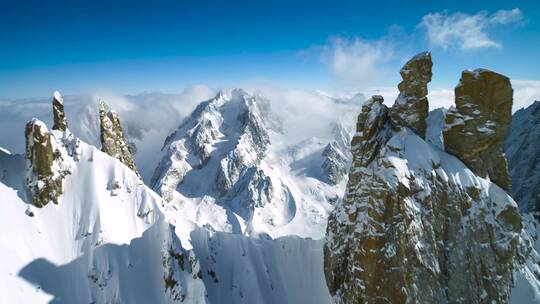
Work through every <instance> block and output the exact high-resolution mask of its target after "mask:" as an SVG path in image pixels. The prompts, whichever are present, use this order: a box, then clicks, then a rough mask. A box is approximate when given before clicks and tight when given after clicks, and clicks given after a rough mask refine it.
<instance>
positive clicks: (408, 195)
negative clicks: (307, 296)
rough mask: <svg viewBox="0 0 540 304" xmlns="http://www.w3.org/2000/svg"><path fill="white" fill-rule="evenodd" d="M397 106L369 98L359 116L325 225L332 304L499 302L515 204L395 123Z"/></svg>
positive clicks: (509, 273)
mask: <svg viewBox="0 0 540 304" xmlns="http://www.w3.org/2000/svg"><path fill="white" fill-rule="evenodd" d="M410 82H415V80H414V79H410ZM483 90H486V91H484V93H482V91H483ZM488 92H491V93H493V91H491V90H490V89H489V87H488V88H485V87H484V88H481V89H480V90H479V92H477V93H478V95H479V96H482V95H483V94H485V93H488ZM425 93H427V92H425ZM416 101H417V100H415V99H413V100H412V102H413V103H414V102H416ZM500 106H502V107H505V105H500ZM403 108H409V109H410V108H412V107H402V108H400V109H395V107H393V108H392V109H391V110H389V109H388V108H387V107H386V106H385V105H384V104H383V99H382V97H380V96H374V97H373V98H372V99H370V100H368V101H366V102H365V103H364V104H363V106H362V110H361V113H360V115H359V116H358V123H357V130H356V131H357V132H356V134H355V136H354V138H353V140H352V154H353V164H352V168H351V170H350V173H349V181H348V184H347V189H346V194H345V197H344V199H343V200H342V201H340V202H338V204H337V205H336V208H335V210H334V211H333V212H332V214H331V216H330V218H329V220H328V226H327V238H326V244H325V248H324V266H325V275H326V281H327V285H328V287H329V290H330V293H331V294H332V295H333V297H334V300H335V302H336V303H492V302H493V303H505V302H507V301H508V298H509V296H510V292H511V288H512V284H513V271H514V265H515V264H516V263H517V262H516V260H517V257H516V256H517V252H518V247H519V245H520V234H521V233H522V223H521V218H520V215H519V212H518V209H517V205H516V204H515V202H514V201H513V199H512V198H511V197H510V196H509V195H508V194H507V193H506V192H505V191H504V190H503V189H501V188H500V187H498V186H497V185H495V184H493V183H491V182H490V181H489V180H487V179H484V178H482V177H480V176H478V175H475V174H474V173H473V172H472V171H471V170H470V169H469V168H468V167H467V165H466V164H464V163H463V162H462V161H460V160H459V159H458V158H456V157H454V156H452V155H450V154H448V153H446V152H444V151H442V150H441V149H440V148H438V147H437V146H434V145H432V144H429V143H427V142H426V141H425V140H424V139H423V136H424V131H425V129H424V128H420V129H418V128H417V130H420V131H419V132H421V134H415V133H414V132H413V131H412V130H414V129H415V128H411V127H410V126H408V127H409V128H399V129H397V130H396V128H395V119H393V117H394V118H395V117H396V113H392V112H393V111H401V109H403ZM413 116H414V115H413ZM484 123H486V124H489V123H488V122H487V120H484ZM500 130H501V129H500V128H497V129H495V131H500Z"/></svg>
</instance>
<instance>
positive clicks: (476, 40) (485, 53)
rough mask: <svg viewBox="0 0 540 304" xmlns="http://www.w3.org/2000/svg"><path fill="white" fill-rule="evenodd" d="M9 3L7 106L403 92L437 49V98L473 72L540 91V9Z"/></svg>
mask: <svg viewBox="0 0 540 304" xmlns="http://www.w3.org/2000/svg"><path fill="white" fill-rule="evenodd" d="M44 3H45V2H43V1H24V0H21V1H8V0H3V1H0V58H2V60H0V98H20V97H31V96H48V95H50V92H52V91H53V90H55V89H60V90H61V91H62V92H64V93H66V94H77V93H84V92H89V91H93V90H100V89H107V90H113V91H116V92H119V93H138V92H142V91H164V92H178V91H181V90H182V88H184V87H185V86H188V85H194V84H206V85H209V86H212V87H216V88H219V87H230V86H244V85H258V84H264V85H268V84H269V85H274V86H279V87H287V88H305V89H323V90H346V91H351V90H356V89H365V88H376V87H378V86H381V87H382V86H395V85H396V84H397V82H399V74H398V70H399V67H400V66H401V65H402V64H403V62H404V61H405V60H406V59H407V58H408V57H410V56H412V55H414V54H415V53H417V52H420V51H423V50H431V51H432V53H433V59H434V78H433V82H432V84H431V86H432V87H437V88H443V87H448V88H451V87H453V86H454V85H455V83H456V82H457V81H458V79H459V75H460V71H461V70H463V69H465V68H476V67H483V68H490V69H493V70H495V71H498V72H501V73H503V74H506V75H508V76H510V77H511V78H512V79H518V80H540V77H539V76H538V74H539V73H538V71H540V60H538V57H539V55H538V54H540V2H538V1H522V2H520V1H368V2H366V3H361V1H193V2H187V1H48V2H46V3H47V4H46V5H45V4H44Z"/></svg>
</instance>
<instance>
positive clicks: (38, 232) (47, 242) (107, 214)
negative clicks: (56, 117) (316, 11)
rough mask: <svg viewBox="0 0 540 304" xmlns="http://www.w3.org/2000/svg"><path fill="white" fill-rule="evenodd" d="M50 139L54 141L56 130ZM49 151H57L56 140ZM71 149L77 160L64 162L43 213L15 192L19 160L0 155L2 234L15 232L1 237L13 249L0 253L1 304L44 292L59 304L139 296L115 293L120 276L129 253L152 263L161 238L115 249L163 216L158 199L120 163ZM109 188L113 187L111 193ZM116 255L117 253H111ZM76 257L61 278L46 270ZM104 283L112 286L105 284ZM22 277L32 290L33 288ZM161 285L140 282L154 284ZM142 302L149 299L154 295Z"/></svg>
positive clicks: (39, 297) (0, 244)
mask: <svg viewBox="0 0 540 304" xmlns="http://www.w3.org/2000/svg"><path fill="white" fill-rule="evenodd" d="M68 132H69V131H68ZM53 134H54V138H55V139H58V137H59V136H62V134H63V132H59V131H54V132H53ZM55 149H60V150H61V149H64V148H63V147H62V146H60V145H58V144H57V142H56V141H55ZM77 149H78V151H77V155H78V157H79V160H78V161H75V160H73V159H70V160H69V161H70V162H71V163H72V164H73V167H72V168H71V169H72V170H71V174H69V175H67V176H66V178H65V179H64V185H63V189H64V193H63V194H62V195H61V196H60V198H59V201H58V205H55V204H48V205H47V206H45V207H43V208H35V207H34V206H33V205H32V203H31V202H30V201H29V200H28V198H27V196H26V194H25V192H26V191H25V188H24V187H21V186H22V185H24V183H25V182H24V178H25V176H26V173H25V172H26V170H25V169H26V168H24V167H22V165H23V164H24V162H23V161H21V158H22V157H21V156H19V155H8V154H5V153H4V154H2V155H1V157H0V168H2V169H3V170H4V172H8V174H9V178H4V179H2V181H1V182H2V183H1V184H0V192H1V197H2V203H3V204H2V212H0V217H2V219H1V220H0V222H1V225H2V229H3V231H5V232H8V231H12V230H13V228H15V227H16V229H17V232H16V233H4V234H3V235H2V238H0V248H4V249H7V248H12V250H3V252H4V253H3V255H2V259H0V265H1V266H0V267H1V268H2V271H1V272H0V275H1V276H2V277H3V278H2V279H1V280H2V282H3V284H2V286H1V287H0V289H2V290H1V291H0V298H1V300H0V302H2V303H20V302H33V303H37V302H43V301H45V299H47V298H49V297H50V295H49V294H52V295H54V296H57V297H60V299H57V300H61V301H63V302H75V300H79V301H80V300H82V299H87V301H88V302H91V301H98V302H106V301H105V300H104V299H107V301H115V299H118V300H119V299H123V300H124V301H127V299H130V298H133V297H135V296H143V294H142V293H140V294H138V295H137V294H129V291H128V290H125V289H122V288H120V283H121V281H119V280H118V279H119V278H120V277H121V276H122V275H121V274H120V272H122V271H127V268H126V267H127V266H128V265H129V264H130V263H134V264H136V265H138V263H139V262H138V261H137V260H134V261H133V262H131V261H130V260H131V256H130V255H134V257H139V258H141V257H144V258H148V259H152V258H150V257H152V255H158V256H159V254H160V248H161V246H162V244H161V243H160V241H159V240H160V239H159V238H156V237H152V239H148V240H147V244H144V245H141V247H139V248H138V250H136V252H135V251H134V252H131V253H130V252H129V250H126V249H122V248H123V247H125V246H126V244H129V243H130V242H131V241H132V240H133V239H134V238H140V237H141V235H142V234H143V232H144V231H145V230H147V229H148V228H149V227H150V226H151V225H152V224H154V223H156V221H158V220H159V219H160V218H162V216H161V213H160V212H159V210H158V208H157V205H158V204H159V202H160V200H161V199H160V197H159V196H157V195H156V194H155V193H153V191H151V190H149V189H148V188H147V187H146V186H144V185H143V184H142V183H141V182H140V180H139V179H138V178H137V176H136V175H135V174H133V173H132V172H131V170H129V169H128V168H126V167H125V166H124V165H122V164H121V163H120V162H119V161H117V160H115V159H113V158H111V157H109V156H108V155H106V154H104V153H102V152H100V151H99V150H97V149H96V148H94V147H92V146H89V145H86V144H85V143H83V142H81V143H80V145H79V147H78V148H77ZM114 182H117V184H118V185H119V186H120V188H119V189H112V188H111V184H112V183H114ZM156 229H157V228H156ZM115 250H118V251H120V252H121V253H122V254H121V255H117V254H116V253H114V252H113V251H115ZM76 259H79V262H77V263H76V264H73V265H71V266H70V267H74V269H71V270H70V271H69V272H67V274H66V276H62V274H61V273H60V272H59V273H50V272H49V271H52V270H55V269H56V266H55V265H65V264H68V263H72V262H73V261H74V260H76ZM159 260H160V259H158V260H157V262H158V263H159ZM147 266H148V265H145V267H147ZM130 267H131V266H130ZM56 271H61V270H60V269H56ZM138 271H139V270H137V269H135V270H134V272H138ZM141 271H143V269H141ZM144 271H145V272H148V273H149V274H155V275H158V272H161V269H160V268H159V267H158V268H157V269H156V270H151V269H148V268H145V269H144ZM125 275H127V273H125ZM19 276H20V277H19ZM72 276H75V277H77V279H76V280H74V277H72ZM161 276H162V275H161V274H159V277H161ZM52 278H55V279H52ZM111 278H115V280H113V281H109V279H111ZM23 279H26V280H28V281H30V282H34V283H36V284H38V285H37V286H32V285H30V284H28V283H27V282H25V280H23ZM137 280H139V282H138V283H139V284H142V283H143V282H141V279H139V278H136V277H134V278H133V282H132V283H134V284H137ZM161 281H162V280H152V281H151V282H147V283H148V284H160V283H161ZM156 290H158V289H157V288H156ZM55 292H61V294H55ZM147 296H148V297H150V298H149V299H152V297H155V296H157V295H156V294H153V295H152V294H148V295H147ZM85 301H86V300H85ZM127 302H129V301H127Z"/></svg>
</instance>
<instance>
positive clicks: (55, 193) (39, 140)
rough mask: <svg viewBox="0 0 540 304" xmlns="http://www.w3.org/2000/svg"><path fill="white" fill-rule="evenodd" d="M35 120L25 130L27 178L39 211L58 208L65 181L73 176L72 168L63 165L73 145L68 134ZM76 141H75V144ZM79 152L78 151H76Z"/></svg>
mask: <svg viewBox="0 0 540 304" xmlns="http://www.w3.org/2000/svg"><path fill="white" fill-rule="evenodd" d="M53 132H56V133H54V134H53V133H52V132H50V131H49V130H48V129H47V126H46V125H45V124H44V123H43V122H41V121H39V120H37V119H35V118H34V119H33V120H32V121H30V122H28V124H27V125H26V129H25V137H26V159H27V168H28V172H27V177H26V186H27V189H28V193H29V194H30V196H31V199H32V203H33V204H34V205H35V206H36V207H43V206H45V205H47V204H48V203H49V202H53V203H55V204H58V197H59V196H60V194H62V184H63V183H62V181H63V179H64V177H65V176H66V175H68V174H70V173H71V164H70V162H69V161H66V162H64V161H63V160H64V157H65V156H66V155H68V150H67V148H68V147H69V146H71V145H73V144H75V145H76V143H74V142H73V141H74V139H73V138H72V137H71V138H68V137H70V134H69V131H66V132H64V131H53ZM75 141H76V140H75ZM75 149H76V148H75Z"/></svg>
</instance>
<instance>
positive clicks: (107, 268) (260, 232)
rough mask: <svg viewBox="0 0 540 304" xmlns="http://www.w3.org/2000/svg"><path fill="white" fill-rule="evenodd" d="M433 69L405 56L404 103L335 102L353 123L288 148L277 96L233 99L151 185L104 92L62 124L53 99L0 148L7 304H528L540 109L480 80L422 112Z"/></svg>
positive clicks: (534, 264) (179, 143)
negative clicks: (44, 113) (11, 143)
mask: <svg viewBox="0 0 540 304" xmlns="http://www.w3.org/2000/svg"><path fill="white" fill-rule="evenodd" d="M432 67H433V62H432V58H431V54H430V53H429V52H422V53H420V54H418V55H416V56H414V57H413V58H412V59H411V60H409V61H408V62H407V63H405V65H404V66H403V68H402V69H401V71H400V74H401V77H402V81H401V82H400V83H399V85H398V89H399V94H398V97H397V99H396V100H395V102H394V104H393V105H392V106H391V107H388V106H386V105H385V104H384V99H383V97H382V96H378V95H375V96H372V97H371V98H369V99H367V100H366V98H365V97H363V95H362V94H358V95H355V97H353V98H350V99H347V98H343V99H334V98H330V97H328V96H326V97H324V98H327V99H325V100H327V101H328V103H327V104H328V105H329V107H335V109H339V110H340V111H343V109H346V112H347V113H341V112H340V113H339V115H338V114H336V121H333V122H330V123H329V126H328V134H316V135H317V136H312V135H314V134H308V135H309V137H306V138H300V139H298V138H295V140H294V141H292V140H290V139H289V138H287V136H286V135H287V131H289V130H287V127H286V126H287V124H286V123H285V122H284V121H283V120H282V117H280V116H279V115H277V112H274V111H273V110H272V107H271V102H270V100H268V99H267V98H265V97H264V96H262V95H260V94H250V93H248V92H246V91H244V90H241V89H233V90H223V91H220V92H218V93H217V94H216V95H215V97H213V98H210V99H209V100H206V101H203V102H201V103H200V104H199V105H198V106H197V107H196V108H195V109H194V110H193V112H191V114H190V115H188V116H187V117H185V119H184V120H183V122H178V123H179V126H178V128H176V130H175V131H174V132H172V133H170V135H169V136H168V137H167V138H166V139H165V141H164V144H163V146H161V145H160V146H159V147H155V150H153V151H156V157H159V158H156V159H157V160H158V161H156V162H158V163H156V164H155V163H153V161H152V164H151V165H152V168H155V170H154V174H153V176H152V179H151V181H150V187H148V186H146V185H145V184H144V182H143V180H142V179H141V176H140V174H139V172H138V169H137V165H136V163H135V160H134V158H133V153H132V152H135V150H132V148H131V146H130V144H129V142H128V138H127V136H126V135H125V134H124V132H125V130H128V129H129V127H127V128H128V129H124V128H123V126H122V123H121V121H120V118H119V115H118V113H117V112H115V111H114V110H112V109H110V108H109V107H108V106H107V105H105V103H103V102H102V101H100V103H99V104H98V105H96V104H93V105H92V107H85V108H84V109H85V112H84V113H85V115H86V116H83V119H82V120H81V119H70V120H69V124H68V119H67V118H66V117H67V116H66V112H65V108H64V106H65V105H64V99H63V97H62V96H61V94H60V93H59V92H55V93H54V94H53V98H52V117H53V122H52V127H51V128H48V127H47V125H46V124H45V123H44V122H42V121H40V120H38V119H36V118H34V119H32V120H31V121H29V122H28V123H27V124H26V128H25V132H24V135H25V140H26V150H25V153H24V155H16V154H11V153H10V152H9V151H7V150H4V149H0V197H2V204H0V205H1V206H0V207H1V208H2V212H0V228H3V227H9V228H11V227H17V229H18V230H17V232H18V233H6V234H4V235H3V237H2V238H0V248H2V249H9V250H5V251H6V252H5V253H3V256H2V259H0V280H1V281H2V282H3V284H0V302H1V303H20V302H25V303H26V302H28V303H44V302H52V303H80V302H84V303H268V304H274V303H317V304H319V303H320V304H330V303H337V304H342V303H343V304H345V303H346V304H349V303H353V304H354V303H507V302H508V301H509V300H510V301H513V302H512V303H523V301H527V300H530V301H533V299H532V298H533V294H534V295H540V255H538V253H537V252H536V250H535V248H534V246H533V244H534V243H535V241H536V239H535V237H536V235H535V233H536V231H535V230H536V228H535V226H534V224H533V220H532V216H530V213H534V212H538V210H540V209H539V207H538V206H539V205H540V198H539V197H538V195H539V185H540V174H537V173H538V172H540V171H538V168H539V166H540V158H539V157H540V154H539V153H538V151H540V149H539V146H538V144H539V143H540V127H539V126H540V102H536V103H534V104H533V105H531V106H530V107H529V108H527V109H522V110H520V111H518V112H517V113H516V114H515V115H514V117H512V116H511V108H512V98H513V96H512V95H513V92H512V87H511V84H510V80H509V79H508V78H507V77H505V76H503V75H500V74H497V73H495V72H492V71H488V70H484V69H477V70H474V71H463V73H462V75H461V79H460V80H459V83H458V85H457V86H456V88H455V107H451V108H450V109H437V110H435V111H432V112H428V111H429V100H428V84H429V83H430V81H431V79H432V76H433V75H432ZM66 100H68V102H67V103H66V106H67V107H68V110H69V104H70V102H69V99H66ZM345 106H347V107H345ZM349 106H350V107H349ZM353 108H360V113H359V115H358V116H357V120H356V130H353V129H354V121H353V120H354V119H353V118H352V117H350V116H347V115H345V114H350V112H351V111H352V110H351V109H353ZM68 112H69V111H68ZM336 112H338V110H336ZM343 112H345V111H343ZM355 113H356V112H355ZM338 116H341V117H340V118H339V119H341V120H338V118H337V117H338ZM122 117H124V118H126V117H127V115H124V114H123V113H122ZM79 118H80V117H79ZM295 118H296V117H295ZM349 118H351V119H349ZM349 120H350V121H349ZM81 123H82V124H85V126H86V128H82V129H84V130H86V131H88V132H90V133H92V135H93V136H91V137H92V138H94V139H95V140H94V141H93V142H94V143H95V144H96V145H97V146H99V145H100V147H99V148H96V147H94V146H92V145H90V144H87V143H86V142H84V140H81V139H79V137H77V136H76V135H75V134H74V132H72V131H71V130H70V128H73V130H77V124H81ZM124 123H125V122H124ZM130 123H134V122H133V121H131V122H129V123H128V124H126V126H129V125H130ZM354 131H355V132H354ZM75 133H77V132H76V131H75ZM79 133H80V132H79ZM98 133H99V140H98V139H97V136H96V135H97V134H98ZM507 133H508V134H507ZM87 135H88V134H87ZM82 138H83V137H82ZM145 138H146V139H148V138H147V137H145ZM505 138H506V141H505ZM537 139H538V140H537ZM298 140H300V141H298ZM151 143H152V142H151ZM160 147H161V149H159V148H160ZM158 151H160V152H158ZM505 153H506V155H507V156H508V162H507V160H506V157H505ZM137 155H139V154H137ZM137 161H139V159H137ZM138 164H139V169H142V168H143V166H141V163H138ZM144 165H148V164H146V163H145V164H144ZM507 167H509V169H508V168H507ZM141 172H143V175H144V176H145V178H146V173H144V170H141ZM509 192H511V193H512V194H513V195H514V198H515V199H516V201H517V202H518V204H519V208H518V204H516V202H515V201H514V199H513V198H512V197H511V196H510V195H509ZM343 193H344V195H343ZM520 211H521V212H522V214H520ZM536 215H538V213H537V214H536ZM2 225H4V226H2ZM4 229H6V230H7V229H8V228H4ZM520 284H521V285H520ZM516 290H517V291H518V292H519V294H518V295H517V297H516ZM531 291H532V292H531ZM529 295H530V296H529ZM523 299H525V300H523ZM539 299H540V298H539Z"/></svg>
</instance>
